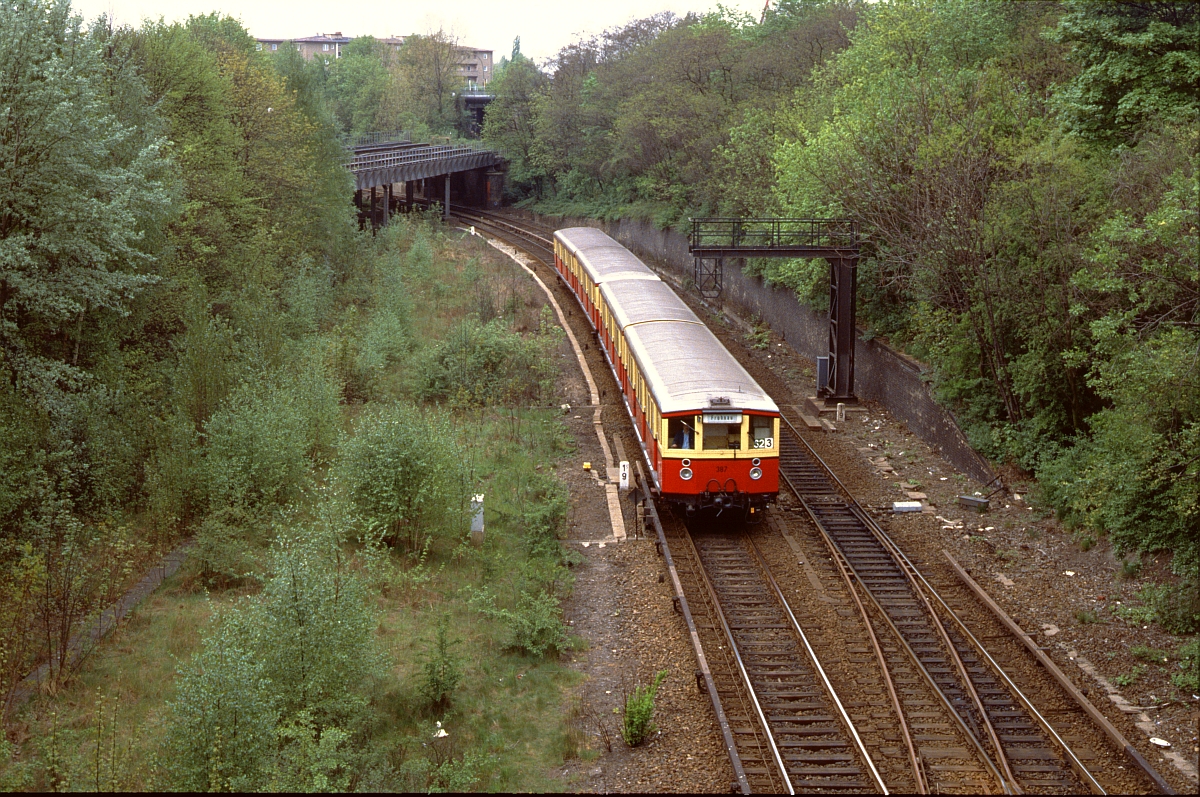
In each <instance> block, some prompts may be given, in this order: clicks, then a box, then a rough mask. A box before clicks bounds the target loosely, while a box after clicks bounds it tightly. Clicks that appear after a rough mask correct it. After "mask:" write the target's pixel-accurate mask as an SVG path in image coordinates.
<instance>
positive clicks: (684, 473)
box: [679, 468, 692, 481]
mask: <svg viewBox="0 0 1200 797" xmlns="http://www.w3.org/2000/svg"><path fill="white" fill-rule="evenodd" d="M679 478H681V479H683V480H684V481H687V480H688V479H690V478H692V469H691V468H683V469H682V470H680V471H679Z"/></svg>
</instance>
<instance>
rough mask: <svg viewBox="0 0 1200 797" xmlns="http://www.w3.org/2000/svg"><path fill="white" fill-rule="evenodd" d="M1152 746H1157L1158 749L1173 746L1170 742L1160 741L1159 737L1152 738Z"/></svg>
mask: <svg viewBox="0 0 1200 797" xmlns="http://www.w3.org/2000/svg"><path fill="white" fill-rule="evenodd" d="M1150 744H1153V745H1156V746H1157V747H1170V746H1171V743H1170V742H1168V741H1167V740H1166V739H1160V738H1158V737H1157V736H1151V737H1150Z"/></svg>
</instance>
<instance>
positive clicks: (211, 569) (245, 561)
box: [190, 506, 256, 581]
mask: <svg viewBox="0 0 1200 797" xmlns="http://www.w3.org/2000/svg"><path fill="white" fill-rule="evenodd" d="M255 522H256V518H254V517H253V516H251V515H250V514H249V513H248V512H247V511H246V509H245V508H244V507H242V506H229V507H222V508H221V509H218V510H217V511H216V512H214V513H212V514H211V515H209V516H208V517H206V518H205V519H204V522H203V523H201V524H200V528H199V529H197V531H196V543H195V545H193V546H192V550H191V553H190V555H191V556H193V557H195V558H196V560H198V561H199V562H200V568H201V572H202V573H203V574H204V576H205V577H207V578H208V579H209V580H210V581H213V580H227V579H240V578H243V577H244V576H246V575H247V574H248V573H249V572H250V570H251V568H252V567H253V565H254V562H253V559H252V558H251V556H250V554H249V551H250V548H251V544H250V538H251V537H252V536H254V529H253V528H252V526H253V524H254V523H255Z"/></svg>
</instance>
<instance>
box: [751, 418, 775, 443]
mask: <svg viewBox="0 0 1200 797" xmlns="http://www.w3.org/2000/svg"><path fill="white" fill-rule="evenodd" d="M750 447H751V448H774V447H775V419H774V418H768V417H767V416H765V415H751V416H750Z"/></svg>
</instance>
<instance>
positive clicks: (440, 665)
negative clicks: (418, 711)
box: [421, 615, 462, 708]
mask: <svg viewBox="0 0 1200 797" xmlns="http://www.w3.org/2000/svg"><path fill="white" fill-rule="evenodd" d="M448 631H449V617H448V616H446V615H443V616H442V618H441V619H440V620H439V621H438V626H437V631H436V636H435V639H434V643H433V645H432V646H431V647H430V648H429V650H428V651H427V652H426V659H425V664H424V666H423V667H422V669H423V670H424V679H423V680H422V682H421V696H422V697H424V698H425V700H426V701H427V702H428V703H429V705H431V706H435V707H437V708H446V707H447V706H449V705H450V699H451V698H452V697H453V696H454V690H455V689H457V688H458V682H459V681H460V680H462V657H461V656H458V655H456V654H455V653H454V651H453V648H454V646H455V645H457V644H458V643H459V640H457V639H455V640H450V639H449V637H448Z"/></svg>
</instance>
